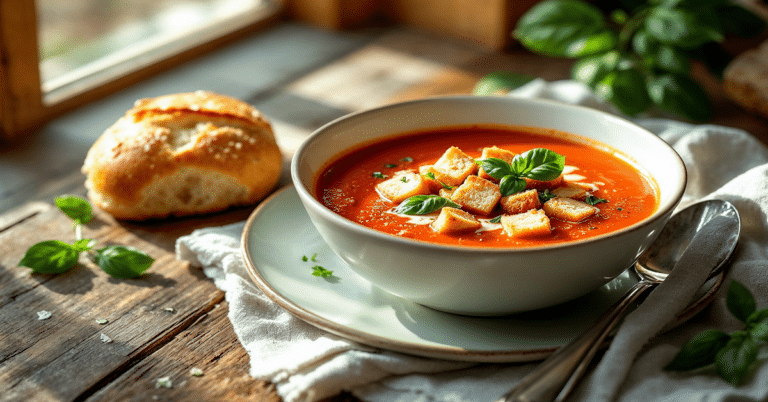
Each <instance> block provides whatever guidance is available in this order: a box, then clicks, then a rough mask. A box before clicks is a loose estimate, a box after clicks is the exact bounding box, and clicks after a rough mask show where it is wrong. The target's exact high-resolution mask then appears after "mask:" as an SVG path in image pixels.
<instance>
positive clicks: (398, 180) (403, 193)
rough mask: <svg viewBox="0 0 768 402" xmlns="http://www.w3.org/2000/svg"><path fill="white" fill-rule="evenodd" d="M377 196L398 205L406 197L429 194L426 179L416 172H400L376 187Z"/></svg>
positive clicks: (429, 190)
mask: <svg viewBox="0 0 768 402" xmlns="http://www.w3.org/2000/svg"><path fill="white" fill-rule="evenodd" d="M376 191H378V193H379V195H381V196H383V197H384V198H386V199H388V200H390V201H392V202H394V203H399V202H401V201H403V200H405V199H406V198H408V197H412V196H414V195H420V194H431V193H432V192H431V189H430V186H429V183H428V182H427V179H426V178H424V177H422V176H421V175H420V174H418V173H416V172H409V171H400V172H397V173H395V174H394V176H392V177H391V178H389V179H387V180H384V181H382V182H381V183H379V184H377V185H376Z"/></svg>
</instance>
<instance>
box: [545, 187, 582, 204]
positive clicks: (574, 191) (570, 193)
mask: <svg viewBox="0 0 768 402" xmlns="http://www.w3.org/2000/svg"><path fill="white" fill-rule="evenodd" d="M552 194H554V195H556V196H558V197H563V198H573V199H574V200H580V201H584V199H586V198H587V190H585V189H584V188H582V187H581V186H574V185H571V184H570V183H566V184H565V186H562V187H558V188H556V189H554V190H552Z"/></svg>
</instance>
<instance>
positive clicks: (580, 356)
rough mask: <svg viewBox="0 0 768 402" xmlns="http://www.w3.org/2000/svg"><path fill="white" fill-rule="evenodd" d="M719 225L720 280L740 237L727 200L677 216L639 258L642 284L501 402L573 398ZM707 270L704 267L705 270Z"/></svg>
mask: <svg viewBox="0 0 768 402" xmlns="http://www.w3.org/2000/svg"><path fill="white" fill-rule="evenodd" d="M714 220H718V222H717V223H718V225H720V226H719V227H717V229H718V230H717V231H715V232H713V233H711V234H709V235H710V236H717V243H718V244H719V245H720V247H719V248H715V249H713V250H711V251H712V252H713V254H712V255H711V258H710V259H709V260H708V261H707V264H709V269H710V271H709V278H712V277H713V276H716V275H719V274H720V273H721V272H722V270H723V268H724V266H725V265H726V264H727V262H728V261H729V260H730V257H731V255H732V254H733V250H734V249H735V248H736V244H737V243H738V240H739V235H740V233H741V220H740V218H739V213H738V211H737V210H736V208H735V207H734V206H733V205H732V204H731V203H729V202H728V201H723V200H708V201H702V202H699V203H696V204H693V205H691V206H689V207H687V208H685V209H683V210H682V211H680V212H678V213H676V214H675V215H673V216H672V217H671V218H670V220H669V221H668V222H667V224H666V225H665V226H664V228H663V229H662V230H661V232H660V233H659V235H658V236H657V237H656V239H655V240H654V242H653V243H652V244H651V245H650V246H649V247H648V249H646V251H645V252H643V254H642V255H641V256H640V258H638V260H637V262H636V263H635V264H634V266H633V271H634V272H635V273H636V274H637V275H638V276H639V278H640V281H639V282H638V283H637V284H635V285H634V286H633V287H632V288H631V289H630V290H629V291H627V293H626V294H625V295H624V296H623V297H622V298H621V299H620V300H619V301H617V302H616V303H615V304H614V305H613V306H612V307H611V308H610V309H609V310H608V311H606V312H605V314H604V315H603V316H602V317H600V318H599V319H598V320H597V322H596V323H595V324H594V325H592V326H591V327H590V329H589V330H587V331H586V332H585V333H583V334H582V335H581V336H579V337H577V338H575V339H574V340H573V341H571V343H569V344H567V345H565V346H563V347H562V348H560V349H558V350H557V351H556V352H555V353H553V354H552V355H551V356H550V357H549V358H547V359H546V360H545V361H544V362H543V363H541V364H540V365H539V366H538V367H537V368H536V369H535V370H534V371H533V372H531V373H530V374H529V375H528V376H526V377H525V378H523V379H522V380H521V381H520V383H518V385H517V386H516V387H515V388H513V389H512V390H511V391H509V392H508V393H507V394H505V395H503V396H502V397H501V398H499V399H498V400H497V402H515V401H519V402H522V401H537V402H545V401H562V400H565V398H566V397H567V396H568V395H569V394H570V392H571V391H572V390H573V389H574V387H575V386H576V384H577V383H578V381H579V379H580V378H581V376H582V375H583V374H584V372H585V371H586V369H587V367H588V366H589V363H590V362H591V361H592V358H593V357H594V356H595V354H596V353H597V351H598V350H599V349H600V348H601V347H602V346H603V344H604V341H605V339H606V337H607V336H608V334H610V333H611V332H612V331H613V329H614V328H616V326H617V325H618V323H619V322H621V320H622V319H623V318H624V316H625V315H626V313H627V312H628V311H629V307H630V306H632V305H635V302H636V301H637V300H639V299H640V297H641V296H642V295H644V294H646V293H647V292H648V291H650V290H651V289H653V288H654V287H655V286H656V285H658V284H659V283H661V282H663V281H664V280H665V279H666V278H667V276H669V274H670V273H671V271H672V269H673V268H674V267H675V265H677V263H678V261H680V260H681V258H682V256H683V254H684V253H685V252H686V251H687V250H688V249H689V247H691V246H692V244H693V243H692V242H694V241H696V240H697V239H698V237H697V235H698V234H700V233H703V230H704V229H705V228H706V227H707V225H708V224H710V223H713V222H714ZM705 268H706V267H701V269H705Z"/></svg>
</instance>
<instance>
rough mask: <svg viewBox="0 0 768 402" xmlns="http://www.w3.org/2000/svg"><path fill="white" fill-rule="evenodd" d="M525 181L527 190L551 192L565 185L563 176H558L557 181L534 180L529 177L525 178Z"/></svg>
mask: <svg viewBox="0 0 768 402" xmlns="http://www.w3.org/2000/svg"><path fill="white" fill-rule="evenodd" d="M523 179H524V180H525V188H535V189H536V190H539V191H541V190H546V189H550V190H551V189H553V188H557V187H560V186H562V185H563V183H565V180H564V179H563V175H560V176H557V178H556V179H554V180H550V181H541V180H534V179H529V178H527V177H524V178H523Z"/></svg>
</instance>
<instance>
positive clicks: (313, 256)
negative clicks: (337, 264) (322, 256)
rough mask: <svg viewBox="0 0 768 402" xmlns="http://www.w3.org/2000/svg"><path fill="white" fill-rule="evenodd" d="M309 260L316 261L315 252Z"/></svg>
mask: <svg viewBox="0 0 768 402" xmlns="http://www.w3.org/2000/svg"><path fill="white" fill-rule="evenodd" d="M311 260H312V262H315V261H317V253H314V254H312V258H311Z"/></svg>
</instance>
